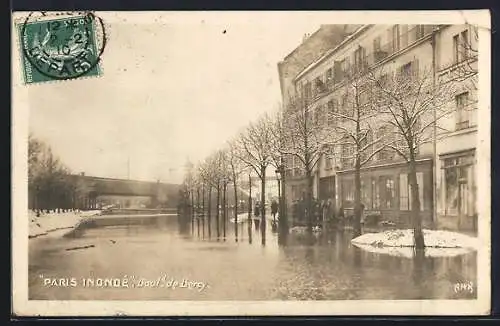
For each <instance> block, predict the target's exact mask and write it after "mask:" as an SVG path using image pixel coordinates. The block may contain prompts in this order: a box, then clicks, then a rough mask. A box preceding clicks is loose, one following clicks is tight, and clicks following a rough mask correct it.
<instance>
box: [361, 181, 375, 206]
mask: <svg viewBox="0 0 500 326" xmlns="http://www.w3.org/2000/svg"><path fill="white" fill-rule="evenodd" d="M361 200H362V202H363V204H364V205H365V209H371V208H372V207H373V203H372V196H371V180H370V179H369V178H367V179H361Z"/></svg>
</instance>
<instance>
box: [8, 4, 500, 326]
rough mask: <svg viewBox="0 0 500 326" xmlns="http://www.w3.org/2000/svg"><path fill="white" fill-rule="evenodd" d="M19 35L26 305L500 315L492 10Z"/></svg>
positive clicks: (20, 241) (141, 23) (62, 24)
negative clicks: (494, 269) (494, 234)
mask: <svg viewBox="0 0 500 326" xmlns="http://www.w3.org/2000/svg"><path fill="white" fill-rule="evenodd" d="M355 23H364V24H355ZM12 35H13V37H12V49H11V50H12V54H13V59H12V67H13V68H12V81H13V82H12V85H13V89H12V90H13V96H12V108H13V110H12V114H13V120H12V126H13V127H12V130H13V131H12V132H13V140H12V145H13V147H12V148H13V162H12V168H13V179H12V194H13V196H12V204H13V211H12V212H13V213H12V222H13V223H12V228H13V229H12V232H13V233H12V234H13V236H12V239H13V240H12V241H13V242H12V244H13V246H12V247H13V262H12V266H13V267H12V268H13V270H12V275H13V288H12V291H13V293H12V295H13V314H15V315H17V316H29V315H40V316H69V315H73V316H96V315H102V316H105V315H106V316H107V315H115V316H116V315H156V316H170V315H177V316H179V315H180V316H184V315H186V316H188V315H364V314H375V315H377V314H378V315H471V314H475V315H481V314H489V312H490V286H491V281H490V242H491V236H490V222H491V209H490V204H491V203H490V129H489V128H490V111H491V104H490V92H491V89H490V88H491V85H490V80H489V78H490V73H491V68H490V38H491V30H490V16H489V12H488V11H487V10H476V11H447V12H439V11H435V12H433V11H427V12H426V11H421V12H419V11H415V12H404V11H403V12H370V11H359V12H354V11H351V12H341V11H330V12H328V11H325V12H312V11H311V12H308V11H303V12H265V11H263V12H201V11H200V12H168V11H164V12H161V11H158V12H119V11H117V12H112V11H106V12H104V11H103V12H99V11H82V12H14V13H13V15H12Z"/></svg>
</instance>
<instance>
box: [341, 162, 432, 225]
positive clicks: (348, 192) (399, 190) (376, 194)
mask: <svg viewBox="0 0 500 326" xmlns="http://www.w3.org/2000/svg"><path fill="white" fill-rule="evenodd" d="M408 172H409V170H408V165H407V163H405V162H402V163H397V164H385V165H379V166H371V167H367V168H363V169H362V170H361V203H362V204H363V205H364V207H365V216H366V215H380V216H381V220H385V221H391V222H394V223H396V224H398V225H408V226H409V225H410V222H411V221H410V210H411V207H412V200H411V191H410V184H409V176H408ZM337 176H338V182H339V185H338V186H339V192H340V196H339V203H338V205H341V207H343V209H344V212H345V215H346V216H348V215H352V214H353V211H354V190H355V186H354V171H353V170H347V171H341V172H338V173H337ZM417 183H418V188H419V196H420V210H421V216H422V220H423V222H424V226H430V225H431V221H432V208H433V198H432V160H431V159H423V160H418V161H417Z"/></svg>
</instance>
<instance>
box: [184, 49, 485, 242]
mask: <svg viewBox="0 0 500 326" xmlns="http://www.w3.org/2000/svg"><path fill="white" fill-rule="evenodd" d="M468 51H469V52H470V51H472V50H471V49H468ZM422 66H423V65H422ZM466 67H467V68H470V67H472V66H471V65H469V64H468V65H467V66H466ZM471 71H472V72H473V73H469V72H468V74H467V76H466V78H473V79H474V78H476V74H477V73H474V71H473V70H471ZM343 76H344V78H343V81H342V82H341V83H339V85H337V86H336V87H335V88H334V89H333V90H332V89H330V90H328V91H329V92H333V93H334V94H335V95H334V97H333V100H332V101H329V102H328V103H327V105H324V106H321V105H320V106H318V105H317V103H319V101H311V98H310V97H311V96H308V94H306V93H301V92H300V91H299V95H298V96H294V97H290V99H289V105H288V107H284V108H282V109H281V110H280V112H277V113H276V114H264V115H262V116H261V117H259V118H258V119H257V120H256V121H254V122H251V123H250V124H249V125H248V126H247V127H246V128H245V130H243V131H242V132H241V133H240V134H238V135H237V136H236V137H235V138H234V139H233V140H231V141H230V142H228V144H227V145H226V147H225V148H224V149H220V150H218V151H217V152H215V153H213V154H212V155H211V156H210V157H208V158H207V159H206V160H205V161H204V162H201V163H199V164H198V167H197V168H196V169H194V170H193V171H191V172H190V173H189V174H188V175H187V177H186V181H185V183H186V185H187V188H188V189H190V191H191V192H192V191H197V189H199V187H200V186H201V187H202V189H203V196H202V198H205V192H206V191H208V205H209V206H210V203H211V200H210V198H211V194H212V191H213V190H214V191H216V192H217V205H218V204H219V197H220V192H221V191H222V193H225V191H226V187H227V184H228V183H231V184H232V186H233V188H234V191H235V196H234V197H235V201H234V204H235V206H236V207H237V205H238V201H237V188H238V184H239V183H240V182H241V181H242V180H241V179H240V177H241V175H242V173H243V172H244V171H249V170H250V171H252V173H253V174H255V175H257V176H258V177H259V179H260V180H261V191H260V193H261V196H262V198H261V202H262V203H265V193H266V192H265V188H266V171H267V170H268V167H278V166H280V164H281V163H282V162H290V161H291V160H289V159H290V158H293V161H294V162H296V163H295V164H297V165H295V166H286V169H291V168H295V169H296V168H299V169H301V170H302V172H303V175H304V177H305V180H306V183H307V187H306V221H307V229H308V231H309V233H311V234H312V214H311V212H312V202H313V187H314V183H313V182H314V181H313V180H314V177H313V175H314V172H315V171H316V169H318V163H319V161H320V160H321V159H322V158H324V157H328V156H333V157H334V158H335V159H336V160H339V161H340V162H343V163H345V162H349V164H348V168H350V169H352V170H353V171H354V229H355V235H359V234H361V210H362V209H361V207H362V206H361V205H362V204H361V195H362V189H361V170H362V168H363V167H364V166H367V165H369V164H370V162H373V160H374V159H376V158H377V157H380V156H381V155H385V156H393V157H399V158H400V160H402V161H404V162H406V164H407V168H408V182H409V186H410V196H411V203H412V205H411V221H412V227H413V230H414V236H415V246H416V247H417V248H424V246H425V244H424V238H423V234H422V219H421V216H420V215H421V212H420V207H421V205H420V194H419V186H418V182H417V166H416V164H417V159H418V158H419V154H420V152H419V151H420V149H421V148H422V146H423V145H425V144H427V143H432V142H433V141H437V139H438V138H439V137H440V135H444V134H446V132H448V131H449V130H445V129H444V127H442V125H441V124H440V123H439V121H440V120H441V119H443V118H446V117H448V116H449V115H450V114H452V113H453V112H454V111H455V110H456V105H455V104H454V101H455V95H456V92H457V85H460V83H463V78H462V76H460V77H461V78H457V77H453V78H451V79H450V78H448V79H446V78H438V76H437V75H436V68H435V66H434V65H431V66H430V67H419V64H418V60H414V61H413V62H412V63H411V64H410V65H405V66H403V67H401V68H399V69H397V70H395V71H386V70H384V69H382V68H376V69H369V68H368V67H366V66H363V65H361V66H360V65H356V66H352V67H347V68H345V69H344V71H343ZM317 86H322V85H317ZM326 90H327V88H326V87H325V91H326ZM319 93H321V91H320V92H319ZM312 102H314V103H312ZM283 158H284V160H283ZM344 168H345V166H344ZM192 173H194V174H192ZM261 210H262V212H261V216H262V228H261V229H262V232H263V235H264V234H265V227H266V225H265V206H264V205H262V206H261ZM236 212H237V209H235V216H234V218H235V219H236V220H237V217H238V216H237V213H236ZM207 214H208V221H209V222H210V218H211V215H210V214H211V210H210V207H209V208H208V209H207ZM216 214H217V215H216V218H217V221H218V220H219V213H218V210H217V213H216ZM223 218H224V219H225V216H223ZM209 225H210V223H209ZM217 225H218V224H217ZM224 225H225V224H224ZM209 232H210V230H209ZM217 232H218V235H219V227H218V226H217Z"/></svg>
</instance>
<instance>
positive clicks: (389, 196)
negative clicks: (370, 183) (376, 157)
mask: <svg viewBox="0 0 500 326" xmlns="http://www.w3.org/2000/svg"><path fill="white" fill-rule="evenodd" d="M381 179H382V186H385V189H384V207H385V208H394V207H395V204H394V198H395V195H394V193H395V190H394V180H393V178H392V177H383V178H381Z"/></svg>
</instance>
